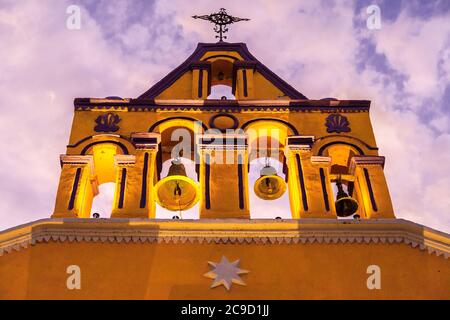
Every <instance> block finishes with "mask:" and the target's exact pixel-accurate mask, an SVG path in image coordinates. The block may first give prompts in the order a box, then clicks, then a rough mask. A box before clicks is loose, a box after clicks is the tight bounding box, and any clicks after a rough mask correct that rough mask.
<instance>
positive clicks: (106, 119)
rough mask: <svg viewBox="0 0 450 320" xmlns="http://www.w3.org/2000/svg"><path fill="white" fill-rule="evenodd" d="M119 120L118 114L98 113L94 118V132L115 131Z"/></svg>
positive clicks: (117, 128)
mask: <svg viewBox="0 0 450 320" xmlns="http://www.w3.org/2000/svg"><path fill="white" fill-rule="evenodd" d="M120 121H121V119H120V117H119V115H117V114H115V113H112V112H108V113H105V114H102V115H99V116H98V117H97V119H95V123H97V125H96V126H95V127H94V131H95V132H116V131H118V130H119V129H120V128H119V126H118V124H119V122H120Z"/></svg>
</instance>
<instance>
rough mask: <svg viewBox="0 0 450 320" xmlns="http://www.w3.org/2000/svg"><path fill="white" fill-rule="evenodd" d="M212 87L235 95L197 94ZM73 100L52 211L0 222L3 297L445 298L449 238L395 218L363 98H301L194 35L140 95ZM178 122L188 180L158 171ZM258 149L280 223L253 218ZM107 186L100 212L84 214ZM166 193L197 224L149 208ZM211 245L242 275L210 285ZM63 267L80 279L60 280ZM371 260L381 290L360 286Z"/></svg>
mask: <svg viewBox="0 0 450 320" xmlns="http://www.w3.org/2000/svg"><path fill="white" fill-rule="evenodd" d="M217 85H222V86H228V87H230V88H231V92H232V94H233V96H234V99H230V98H228V99H219V100H216V99H208V96H209V95H210V93H211V91H212V90H213V89H214V87H215V86H217ZM74 105H75V113H74V119H73V125H72V130H71V135H70V140H69V144H68V146H67V151H66V153H65V154H64V155H62V156H61V158H60V160H61V168H62V169H61V176H60V182H59V187H58V192H57V197H56V204H55V210H54V212H53V214H52V215H51V219H47V220H43V221H37V222H34V223H31V224H28V225H24V226H20V227H17V228H13V229H10V230H6V231H4V232H1V233H0V254H1V257H0V298H3V299H34V298H45V299H54V298H56V299H72V298H87V299H98V298H114V299H133V298H137V299H184V298H192V299H208V298H213V299H230V298H231V299H251V298H257V299H260V298H261V299H263V298H264V299H279V298H283V299H352V298H354V299H390V298H401V299H409V298H413V299H418V298H438V299H449V298H450V269H449V261H448V259H447V258H448V255H449V252H450V237H449V235H447V234H444V233H440V232H438V231H435V230H431V229H427V228H425V227H422V226H418V225H416V224H413V223H410V222H407V221H404V220H398V219H396V218H395V215H394V211H393V207H392V203H391V198H390V195H389V190H388V185H387V182H386V179H385V176H384V172H383V168H384V164H385V159H384V157H383V156H382V155H380V154H379V153H378V148H377V145H376V141H375V137H374V133H373V130H372V126H371V122H370V117H369V108H370V101H367V100H337V99H334V98H326V99H320V100H311V99H308V98H306V97H305V96H304V95H303V94H302V93H300V92H298V91H297V90H296V89H294V88H293V87H291V86H290V85H289V84H287V83H286V82H285V81H283V80H282V79H281V78H279V77H278V76H277V75H276V74H274V73H273V72H272V71H270V70H269V69H268V68H267V67H265V66H264V65H263V64H262V63H260V62H259V61H258V60H257V59H256V58H255V57H253V55H251V54H250V52H249V51H248V49H247V47H246V46H245V44H242V43H235V44H233V43H225V42H219V43H216V44H199V45H198V47H197V49H196V50H195V52H194V53H193V54H192V55H191V56H190V57H189V58H188V59H187V60H186V61H185V62H184V63H183V64H181V65H180V66H179V67H178V68H176V69H175V70H173V71H172V72H171V73H169V74H168V75H167V76H166V77H165V78H163V79H162V80H161V81H160V82H158V83H157V84H155V85H154V86H153V87H152V88H150V89H149V90H148V91H147V92H145V93H144V94H142V95H141V96H140V97H138V98H136V99H123V98H118V97H108V98H78V99H75V102H74ZM177 129H184V131H183V130H182V132H181V136H183V138H182V141H184V142H186V141H185V140H184V139H187V140H190V141H189V142H188V143H187V147H186V143H185V145H184V149H183V153H178V154H177V157H178V156H179V157H185V158H188V159H189V160H191V161H193V163H194V164H195V167H196V172H197V179H193V178H186V179H184V178H177V179H172V180H170V179H167V177H162V176H161V169H162V165H163V163H164V162H165V161H168V160H170V159H172V158H173V151H174V150H175V149H176V144H177V142H179V139H175V140H174V139H173V137H174V132H176V130H177ZM183 134H184V135H183ZM177 137H178V138H179V136H177ZM177 157H176V158H177ZM260 157H268V158H272V159H274V160H276V161H279V162H280V163H282V164H283V168H284V169H283V176H284V179H278V178H277V179H275V180H272V182H274V183H275V182H276V183H278V184H285V189H286V190H287V191H286V192H287V193H288V195H289V202H290V208H286V210H287V211H290V213H291V219H288V220H278V219H277V220H273V221H272V220H252V219H250V211H251V209H252V208H251V205H250V203H249V194H250V192H253V186H251V185H249V178H248V170H249V165H250V163H251V161H252V160H254V159H257V158H260ZM173 163H174V162H172V165H173ZM178 169H179V168H178ZM278 174H280V175H281V172H279V173H278ZM164 179H166V180H164ZM263 180H264V179H262V180H261V181H263ZM107 182H115V183H116V185H115V186H116V187H115V188H116V189H115V196H114V203H113V210H112V212H111V216H110V217H103V218H105V219H91V206H92V201H93V199H94V197H95V196H96V195H97V194H98V192H99V185H101V184H103V183H107ZM174 182H175V183H176V184H174ZM170 183H171V184H170ZM261 183H262V182H261ZM266 183H267V186H265V185H262V187H265V188H266V189H264V188H263V189H262V190H269V191H267V192H272V185H269V180H266ZM172 184H173V188H174V190H173V193H172V192H168V191H165V190H166V189H167V190H169V188H172ZM337 184H342V185H344V186H345V192H346V193H345V197H342V196H341V198H344V199H343V200H345V203H344V201H341V202H340V203H341V204H342V203H344V204H345V208H344V207H339V205H336V202H337V201H336V196H335V195H334V190H335V188H336V185H337ZM161 185H163V186H164V187H161ZM164 188H165V189H164ZM170 190H172V189H170ZM283 191H284V189H283ZM339 197H340V196H339V195H338V198H339ZM267 198H268V199H269V198H270V197H269V196H268V197H267ZM171 201H172V202H174V203H176V204H178V205H179V206H180V209H181V208H182V206H184V207H183V208H188V207H192V205H194V204H195V203H197V202H198V203H199V204H200V205H199V220H174V221H165V220H158V219H155V212H156V203H159V204H161V205H162V206H164V205H165V203H166V202H167V203H168V202H171ZM183 201H184V202H183ZM269 201H270V200H269ZM338 202H339V201H338ZM355 204H356V207H354V210H351V208H350V209H349V207H351V205H355ZM168 207H170V206H169V205H168ZM172 207H173V206H172ZM343 208H344V209H343ZM345 210H347V211H348V212H347V211H346V212H344V211H345ZM349 210H350V211H351V212H350V211H349ZM343 212H344V213H343ZM349 212H350V213H349ZM343 215H344V216H348V217H350V219H344V220H342V219H338V216H340V217H342V216H343ZM352 217H353V218H352ZM222 256H226V257H228V259H229V260H230V261H235V260H240V261H239V263H240V267H241V268H243V269H245V270H247V271H249V272H248V273H246V274H244V275H241V278H242V280H243V281H244V282H245V284H246V285H242V284H243V283H236V281H234V282H233V283H234V284H233V285H232V287H231V288H228V289H230V290H227V288H225V287H224V286H225V285H224V286H219V287H215V288H211V287H210V284H211V279H209V278H208V277H205V276H204V274H205V273H207V272H208V270H209V266H208V262H211V261H216V262H217V261H219V260H220V259H221V257H222ZM71 265H76V266H77V267H79V269H80V272H81V280H80V281H81V288H76V289H68V287H67V278H68V276H69V275H68V273H67V272H66V270H67V267H68V266H71ZM370 266H376V267H377V268H379V276H380V277H381V278H380V279H381V280H380V281H381V288H369V287H370V286H369V285H368V283H367V281H369V280H368V277H370V268H369V267H370ZM368 268H369V271H368ZM377 270H378V269H377ZM235 276H236V275H235ZM234 280H236V279H234ZM222 284H223V283H222Z"/></svg>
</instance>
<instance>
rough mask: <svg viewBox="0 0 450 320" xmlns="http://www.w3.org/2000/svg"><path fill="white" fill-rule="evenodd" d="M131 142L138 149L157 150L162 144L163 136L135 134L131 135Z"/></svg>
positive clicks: (144, 133)
mask: <svg viewBox="0 0 450 320" xmlns="http://www.w3.org/2000/svg"><path fill="white" fill-rule="evenodd" d="M131 140H132V141H133V143H134V145H135V146H136V148H137V149H152V150H153V149H157V148H158V144H159V143H160V142H161V135H160V134H159V133H154V132H135V133H132V134H131Z"/></svg>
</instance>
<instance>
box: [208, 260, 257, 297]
mask: <svg viewBox="0 0 450 320" xmlns="http://www.w3.org/2000/svg"><path fill="white" fill-rule="evenodd" d="M239 262H240V261H239V260H236V261H234V262H230V261H228V259H227V258H226V257H225V256H222V258H221V259H220V262H219V263H216V262H211V261H208V264H209V265H210V266H211V267H212V270H211V271H209V272H207V273H205V274H204V276H205V277H207V278H210V279H213V280H214V281H213V283H212V284H211V288H215V287H218V286H220V285H223V286H224V287H225V288H226V289H227V290H230V289H231V284H232V283H235V284H240V285H241V286H245V285H246V284H245V282H244V281H243V280H242V279H241V277H240V276H239V275H240V274H244V273H249V272H250V271H248V270H244V269H240V268H239Z"/></svg>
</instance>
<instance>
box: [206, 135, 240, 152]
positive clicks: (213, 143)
mask: <svg viewBox="0 0 450 320" xmlns="http://www.w3.org/2000/svg"><path fill="white" fill-rule="evenodd" d="M197 139H198V140H197V145H198V148H199V150H218V151H225V150H237V151H245V150H247V149H248V137H247V135H246V134H237V133H233V134H220V133H207V134H199V135H197Z"/></svg>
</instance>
